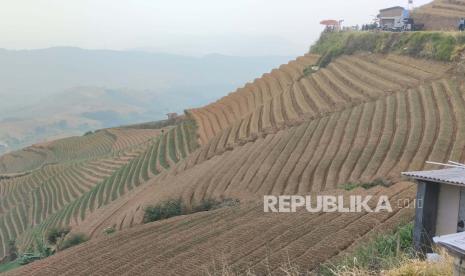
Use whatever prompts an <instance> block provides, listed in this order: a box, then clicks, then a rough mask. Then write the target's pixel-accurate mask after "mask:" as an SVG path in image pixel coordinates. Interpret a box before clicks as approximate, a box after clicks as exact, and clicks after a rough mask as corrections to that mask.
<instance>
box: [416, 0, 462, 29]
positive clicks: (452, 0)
mask: <svg viewBox="0 0 465 276" xmlns="http://www.w3.org/2000/svg"><path fill="white" fill-rule="evenodd" d="M413 17H414V19H415V21H416V22H417V23H423V24H425V28H426V29H427V30H457V28H458V23H459V19H460V18H462V17H465V1H463V0H434V1H432V2H431V3H429V4H427V5H424V6H422V7H420V8H418V9H416V10H414V13H413Z"/></svg>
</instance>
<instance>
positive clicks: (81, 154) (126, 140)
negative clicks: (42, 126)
mask: <svg viewBox="0 0 465 276" xmlns="http://www.w3.org/2000/svg"><path fill="white" fill-rule="evenodd" d="M159 133H160V130H153V129H150V130H139V129H137V130H127V129H107V130H102V131H98V132H96V133H93V134H89V135H86V136H83V137H71V138H66V139H61V140H57V141H53V142H48V143H43V144H37V145H33V146H31V147H28V148H25V149H23V150H19V151H16V152H12V153H9V154H5V155H2V156H1V157H0V175H1V174H11V173H18V172H24V171H31V170H34V169H37V168H40V167H41V166H43V165H46V164H51V163H60V162H66V161H70V160H77V159H89V158H93V157H98V156H102V155H105V154H110V153H111V152H112V151H115V150H120V149H122V148H125V147H127V146H130V145H136V144H140V143H142V142H144V141H147V140H148V139H150V137H153V136H156V135H158V134H159Z"/></svg>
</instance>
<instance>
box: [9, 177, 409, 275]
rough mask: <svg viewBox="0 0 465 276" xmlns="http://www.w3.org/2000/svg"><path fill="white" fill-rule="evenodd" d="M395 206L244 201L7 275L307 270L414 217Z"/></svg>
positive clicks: (404, 195)
mask: <svg viewBox="0 0 465 276" xmlns="http://www.w3.org/2000/svg"><path fill="white" fill-rule="evenodd" d="M337 193H340V194H344V192H342V191H339V192H337ZM356 193H357V194H358V195H361V194H367V192H366V191H357V192H356ZM368 193H369V194H372V195H379V194H383V195H387V196H389V197H390V201H391V202H397V201H398V200H399V199H401V200H402V201H403V200H407V201H408V200H412V199H413V198H414V197H415V186H414V185H412V184H411V183H398V184H396V185H394V186H392V187H391V188H389V189H386V188H380V187H378V188H375V189H372V190H370V191H369V192H368ZM373 202H374V203H376V202H377V200H376V197H375V199H374V200H373ZM393 208H394V212H392V213H388V212H382V213H308V212H305V211H300V212H297V213H294V214H276V213H264V212H263V205H262V204H253V203H252V204H243V205H242V206H240V207H227V208H222V209H218V210H215V211H211V212H202V213H197V214H194V215H189V216H183V217H177V218H173V219H169V220H166V221H162V222H158V223H151V224H148V225H144V226H140V227H136V228H133V229H130V230H128V231H123V232H121V233H120V234H116V235H115V236H112V237H109V238H108V237H107V238H103V239H97V240H94V241H90V242H89V243H87V244H85V245H82V246H79V247H77V248H72V249H70V250H67V251H64V252H63V253H61V254H58V255H56V256H52V257H50V258H47V259H45V260H43V261H38V262H35V263H33V264H31V265H29V266H26V267H24V268H22V269H19V270H17V271H13V272H12V273H7V274H6V275H50V274H52V275H91V274H92V275H207V273H210V274H208V275H217V274H214V273H215V272H217V273H218V272H221V271H222V269H223V268H224V266H226V267H228V268H230V269H231V270H233V271H235V272H241V273H244V275H245V272H246V271H247V270H249V271H250V270H252V271H253V272H255V273H258V274H257V275H265V273H270V272H271V273H273V275H281V274H282V271H281V270H280V268H281V267H282V266H283V265H285V263H288V262H289V260H290V261H291V262H292V265H297V266H299V268H300V270H301V271H311V270H314V269H317V268H318V266H319V265H320V264H321V263H324V262H325V261H327V260H330V259H332V258H335V257H338V255H340V254H342V253H343V252H344V251H345V250H350V249H351V248H353V247H354V245H356V244H357V243H358V242H359V241H360V240H362V239H364V238H365V237H367V236H369V235H371V234H373V233H375V232H378V231H386V230H388V229H393V228H394V227H395V226H397V225H398V224H399V223H401V222H405V221H409V220H411V219H412V215H413V209H408V208H406V209H402V208H397V207H396V206H393ZM89 264H98V265H89ZM218 275H221V274H218ZM267 275H268V274H267Z"/></svg>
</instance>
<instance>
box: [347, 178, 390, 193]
mask: <svg viewBox="0 0 465 276" xmlns="http://www.w3.org/2000/svg"><path fill="white" fill-rule="evenodd" d="M391 185H392V181H390V180H387V179H384V178H377V179H375V180H373V181H371V182H361V183H357V182H349V183H346V184H343V185H342V189H344V190H346V191H352V190H353V189H355V188H358V187H361V188H363V189H365V190H368V189H371V188H373V187H376V186H383V187H389V186H391Z"/></svg>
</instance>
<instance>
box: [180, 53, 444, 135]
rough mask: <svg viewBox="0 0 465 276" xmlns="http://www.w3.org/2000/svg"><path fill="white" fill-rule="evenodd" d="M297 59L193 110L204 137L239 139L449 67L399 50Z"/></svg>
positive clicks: (400, 86) (368, 97) (414, 84)
mask: <svg viewBox="0 0 465 276" xmlns="http://www.w3.org/2000/svg"><path fill="white" fill-rule="evenodd" d="M299 60H300V59H297V61H299ZM305 60H309V61H308V62H307V63H306V65H307V66H308V65H309V64H315V63H316V62H317V59H316V56H314V55H311V56H305ZM297 61H293V62H290V63H289V64H288V65H284V66H281V67H280V69H279V70H274V71H273V73H272V74H270V75H264V77H262V78H261V79H258V80H256V81H255V82H254V83H252V84H248V85H246V86H245V88H243V89H242V90H238V91H239V92H236V93H233V94H230V95H228V96H227V97H225V98H222V99H221V100H219V101H218V102H215V103H213V104H210V105H208V106H205V107H203V108H200V109H193V110H189V111H188V112H189V113H190V114H192V117H193V118H195V119H196V121H197V124H198V126H199V134H200V142H201V143H202V144H206V143H207V141H210V140H211V139H220V140H221V139H222V141H223V140H224V141H225V143H226V144H235V143H237V142H238V141H239V140H247V139H248V138H250V137H254V136H257V135H258V134H259V133H262V132H270V131H271V132H272V131H273V130H276V129H280V128H282V127H283V126H285V125H289V124H291V125H292V124H295V123H296V122H299V121H301V120H302V119H303V118H315V117H319V116H321V115H322V114H327V113H331V112H334V111H338V110H342V109H344V108H347V107H351V106H354V105H356V104H360V103H363V102H369V101H373V100H376V99H378V98H380V97H384V96H386V95H389V94H392V93H393V92H394V91H400V90H404V89H407V88H411V87H417V86H418V85H419V84H420V83H422V82H424V81H427V80H432V79H437V78H440V76H442V75H444V73H445V72H446V71H447V70H448V69H449V68H450V67H449V66H447V65H444V64H440V63H435V64H431V63H429V62H426V61H424V60H415V59H411V58H407V57H400V56H397V55H388V56H380V55H356V56H344V57H341V58H338V59H337V60H335V61H334V62H332V63H331V64H330V65H329V66H328V67H326V68H323V69H322V70H319V71H318V72H316V73H314V74H310V75H306V74H304V68H305V67H304V66H303V65H301V66H300V67H297V64H299V65H300V63H298V62H297ZM291 69H292V70H291ZM280 83H281V85H279V84H280ZM270 91H273V92H270ZM220 135H223V136H227V137H222V138H219V137H220Z"/></svg>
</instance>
